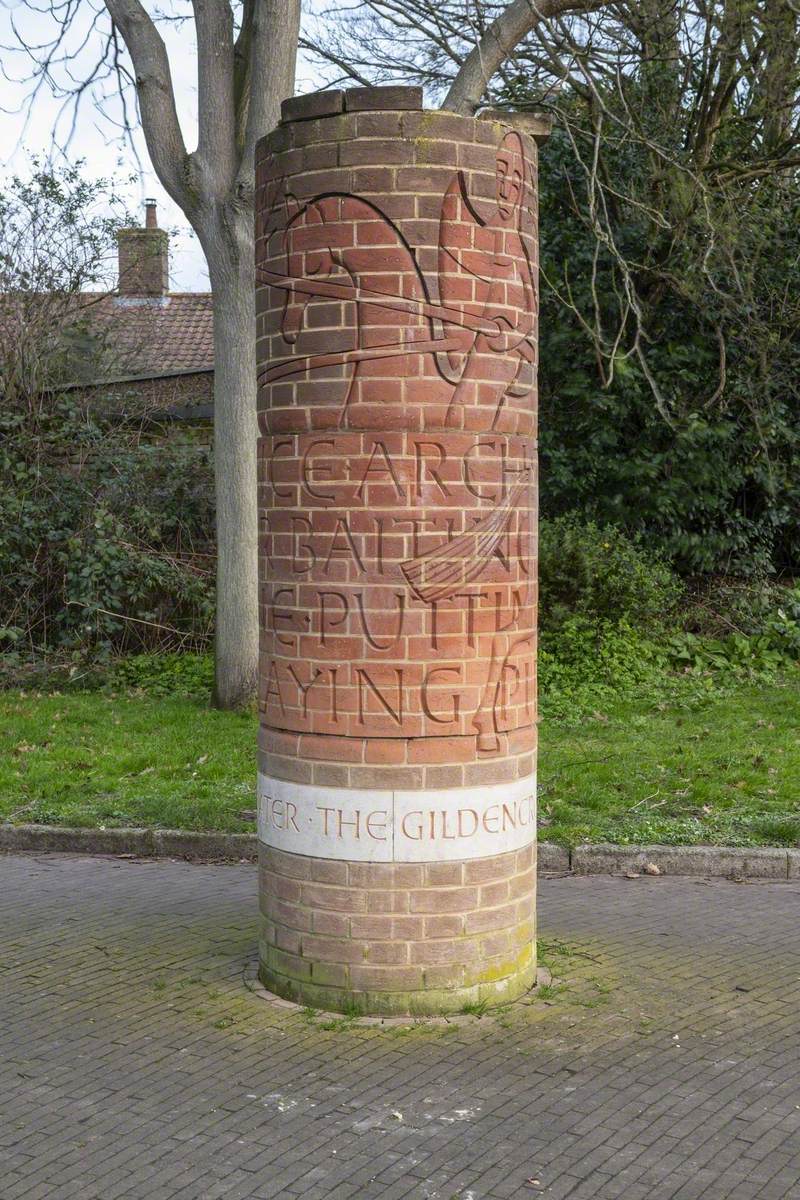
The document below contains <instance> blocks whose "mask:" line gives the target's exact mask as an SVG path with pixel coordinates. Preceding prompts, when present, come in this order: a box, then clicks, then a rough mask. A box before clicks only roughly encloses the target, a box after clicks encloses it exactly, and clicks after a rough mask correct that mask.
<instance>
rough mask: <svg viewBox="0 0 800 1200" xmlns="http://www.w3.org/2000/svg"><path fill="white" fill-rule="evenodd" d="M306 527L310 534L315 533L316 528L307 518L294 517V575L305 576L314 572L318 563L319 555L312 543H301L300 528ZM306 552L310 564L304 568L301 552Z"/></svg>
mask: <svg viewBox="0 0 800 1200" xmlns="http://www.w3.org/2000/svg"><path fill="white" fill-rule="evenodd" d="M302 525H305V527H306V531H307V532H308V533H313V532H314V526H313V525H312V524H311V522H310V521H309V520H308V518H307V517H292V573H293V574H295V575H305V574H306V572H307V571H313V570H314V564H315V563H316V561H317V554H316V551H315V549H314V547H313V546H312V545H311V542H301V541H300V530H299V529H298V526H302ZM301 550H304V551H305V553H306V554H307V555H308V563H307V565H306V566H302V565H301V562H300V551H301Z"/></svg>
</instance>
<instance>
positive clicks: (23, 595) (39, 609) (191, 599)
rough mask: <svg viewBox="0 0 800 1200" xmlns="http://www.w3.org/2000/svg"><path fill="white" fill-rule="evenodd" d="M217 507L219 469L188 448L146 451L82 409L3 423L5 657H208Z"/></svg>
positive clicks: (7, 414) (59, 402)
mask: <svg viewBox="0 0 800 1200" xmlns="http://www.w3.org/2000/svg"><path fill="white" fill-rule="evenodd" d="M212 496H213V486H212V477H211V466H210V463H209V462H208V458H207V455H206V454H205V452H204V451H203V450H202V449H200V448H198V447H197V446H196V445H194V444H192V443H191V442H188V441H186V440H183V439H181V438H179V437H177V436H172V437H170V438H168V439H166V440H164V441H163V442H154V443H150V444H148V443H145V442H143V441H142V440H141V438H140V437H138V436H136V435H135V434H133V433H131V432H126V431H125V430H124V429H123V428H122V427H121V425H120V424H119V422H117V423H114V422H112V421H110V420H106V419H104V418H102V417H100V416H99V415H97V413H96V412H94V411H92V410H88V409H86V408H83V407H81V405H80V404H79V402H78V401H77V400H75V399H63V398H62V399H55V400H52V401H48V402H47V404H43V405H42V407H40V408H38V409H37V410H23V409H21V408H19V407H17V408H15V407H13V406H11V405H9V406H8V407H6V408H5V409H4V410H3V411H0V562H2V564H3V571H2V575H0V639H2V642H0V644H2V645H3V646H4V648H6V649H9V650H11V651H12V652H14V653H16V654H17V655H18V656H20V657H24V655H26V654H30V653H31V652H38V653H42V652H45V653H50V652H53V651H57V652H60V653H64V652H69V651H76V650H81V651H83V650H91V651H94V652H97V651H98V650H100V651H106V652H112V651H113V652H119V651H126V652H130V651H131V650H134V651H135V650H141V649H147V648H151V647H156V646H166V647H170V646H172V647H174V646H189V647H191V646H193V645H198V644H199V645H204V644H205V642H206V641H207V639H208V635H209V631H210V628H211V625H212V621H213V581H212V578H211V564H212V563H213V545H212V542H211V539H212V536H213V502H212Z"/></svg>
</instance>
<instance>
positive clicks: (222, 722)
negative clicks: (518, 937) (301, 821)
mask: <svg viewBox="0 0 800 1200" xmlns="http://www.w3.org/2000/svg"><path fill="white" fill-rule="evenodd" d="M543 711H544V719H543V722H542V726H541V751H540V780H541V786H540V815H541V818H542V823H543V827H542V828H541V830H540V836H541V837H542V839H544V840H547V841H558V842H562V843H566V844H570V845H574V844H575V843H577V842H580V841H584V840H588V841H615V842H631V843H636V842H638V843H643V842H667V843H672V844H681V843H683V844H701V843H716V844H723V845H778V846H791V845H798V844H800V688H798V685H797V682H796V681H792V682H791V683H784V684H778V683H759V684H756V683H744V682H739V683H729V684H728V685H727V686H726V687H725V689H724V690H708V691H707V692H706V693H705V694H704V692H703V689H702V688H701V687H698V686H697V684H696V683H692V682H691V681H687V682H686V684H685V685H684V684H682V683H681V682H680V681H678V682H676V684H675V686H674V687H673V688H672V690H671V693H670V694H669V696H668V697H667V698H666V699H663V698H662V699H659V698H658V696H657V695H655V696H654V695H653V694H652V693H651V692H648V691H647V690H646V689H644V688H643V689H642V692H641V694H640V695H639V696H638V698H637V697H629V698H626V699H625V700H610V701H609V702H608V703H606V704H605V705H604V707H603V709H602V711H601V712H594V713H590V714H588V715H586V714H584V715H580V714H576V715H574V716H573V718H572V719H571V720H570V721H569V723H567V722H565V721H555V720H548V718H547V704H546V702H545V704H544V708H543ZM255 732H256V721H255V718H254V716H253V715H252V714H243V715H240V714H233V713H220V712H216V711H213V710H211V709H209V708H207V707H205V706H204V704H203V703H202V701H200V700H192V699H189V698H179V697H155V696H147V695H142V694H133V693H121V692H120V693H117V694H116V695H112V694H108V693H104V692H65V693H63V694H53V695H47V694H38V693H36V694H34V693H27V694H26V693H24V692H0V819H5V820H12V821H33V822H43V823H48V824H66V825H73V826H94V825H103V826H106V827H111V826H120V825H152V826H161V827H165V828H173V829H224V830H246V829H248V828H251V826H249V825H248V824H247V823H246V822H243V821H242V820H240V819H239V817H238V815H237V814H238V813H239V812H240V811H241V810H242V809H250V808H253V807H254V773H255V765H254V763H255Z"/></svg>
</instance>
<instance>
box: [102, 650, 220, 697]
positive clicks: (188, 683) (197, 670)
mask: <svg viewBox="0 0 800 1200" xmlns="http://www.w3.org/2000/svg"><path fill="white" fill-rule="evenodd" d="M108 683H109V685H110V686H111V687H118V688H135V689H136V690H138V691H142V692H145V693H147V695H149V696H207V695H208V694H209V692H210V691H211V689H212V687H213V683H214V660H213V658H212V656H211V655H210V654H187V653H184V654H175V653H172V654H170V653H167V654H164V653H161V654H135V655H133V656H132V657H131V658H124V659H121V660H120V661H119V662H116V663H114V664H112V666H111V667H110V669H109V671H108Z"/></svg>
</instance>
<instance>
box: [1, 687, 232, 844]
mask: <svg viewBox="0 0 800 1200" xmlns="http://www.w3.org/2000/svg"><path fill="white" fill-rule="evenodd" d="M255 730H256V723H255V718H254V717H253V716H252V714H237V713H222V712H217V711H215V710H213V709H209V708H208V707H206V706H205V705H204V704H203V703H202V701H200V700H192V699H188V698H182V697H163V698H162V697H154V696H142V695H134V694H117V695H113V694H106V693H103V692H65V693H63V694H61V695H58V694H56V695H39V694H25V693H20V692H16V693H14V692H0V818H5V819H6V820H8V819H9V818H10V819H12V820H15V821H34V822H44V823H46V824H65V825H75V826H79V825H83V826H93V825H106V826H109V827H110V826H113V825H153V826H156V825H157V826H161V827H162V828H167V829H227V830H234V831H235V830H246V829H249V828H250V827H251V826H249V825H248V824H246V823H244V822H242V821H240V820H239V819H238V818H237V813H238V812H239V811H240V810H241V809H248V808H252V807H253V804H254V775H255V758H254V746H255Z"/></svg>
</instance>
